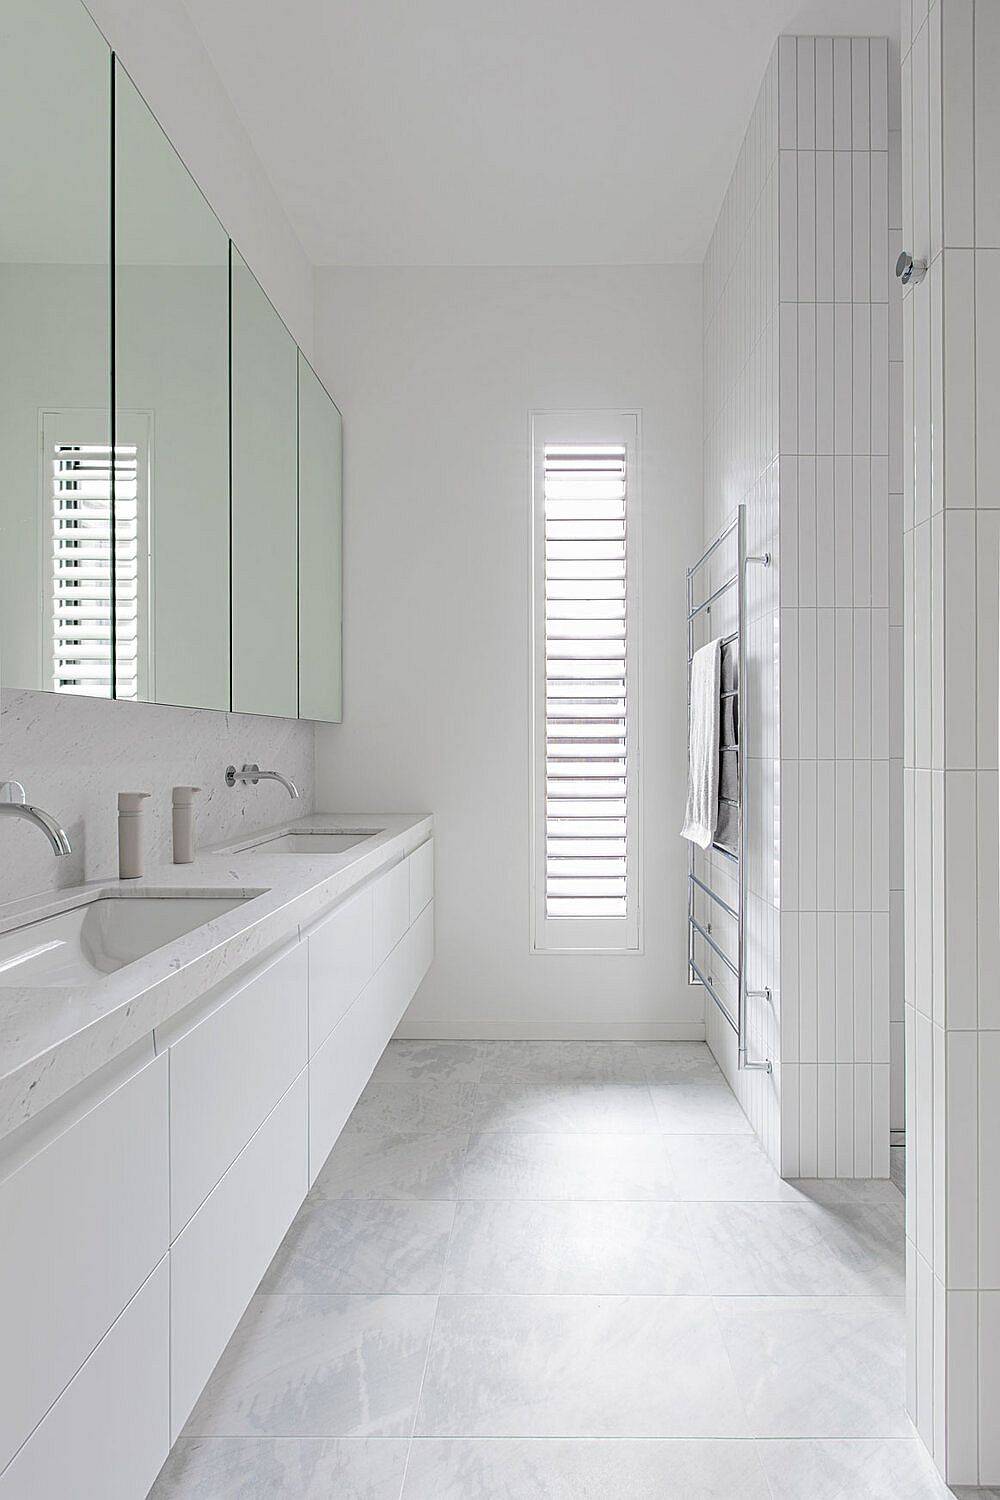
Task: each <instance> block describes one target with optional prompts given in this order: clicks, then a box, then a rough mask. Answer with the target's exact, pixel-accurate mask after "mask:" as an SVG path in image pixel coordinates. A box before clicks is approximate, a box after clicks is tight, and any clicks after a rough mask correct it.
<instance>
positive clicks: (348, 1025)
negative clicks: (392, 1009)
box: [309, 970, 391, 1185]
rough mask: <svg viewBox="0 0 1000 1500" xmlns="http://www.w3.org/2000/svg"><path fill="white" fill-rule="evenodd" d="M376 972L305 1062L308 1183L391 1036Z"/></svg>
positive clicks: (380, 978)
mask: <svg viewBox="0 0 1000 1500" xmlns="http://www.w3.org/2000/svg"><path fill="white" fill-rule="evenodd" d="M383 987H384V974H383V971H382V970H380V971H379V972H378V973H377V974H376V975H375V977H374V979H372V980H371V981H370V983H369V984H368V985H367V986H366V987H365V988H364V989H363V990H362V992H361V994H360V995H359V996H358V998H357V999H356V1000H355V1002H354V1004H353V1005H352V1006H351V1008H350V1010H349V1011H348V1012H347V1015H346V1016H345V1017H344V1018H343V1020H342V1021H341V1022H340V1025H339V1026H337V1028H336V1029H335V1030H334V1031H333V1032H331V1034H330V1035H329V1036H328V1037H327V1039H326V1041H325V1042H324V1043H323V1045H322V1047H320V1049H319V1051H318V1052H317V1053H316V1054H315V1056H314V1057H312V1058H311V1059H310V1062H309V1181H310V1185H311V1184H312V1183H313V1182H315V1181H316V1176H317V1174H318V1172H319V1169H320V1167H321V1166H322V1165H323V1163H324V1162H325V1161H326V1158H327V1157H328V1156H329V1154H330V1152H331V1150H332V1149H333V1145H334V1142H335V1141H336V1139H337V1137H338V1135H339V1134H340V1132H341V1131H342V1130H343V1128H344V1124H345V1122H346V1120H347V1117H348V1115H349V1114H350V1113H351V1110H352V1109H353V1108H354V1106H355V1104H356V1103H357V1102H358V1097H359V1095H360V1094H361V1090H362V1089H363V1088H364V1086H365V1084H366V1083H367V1082H368V1080H369V1078H370V1077H371V1075H372V1070H373V1068H374V1067H375V1064H376V1063H377V1062H378V1060H379V1058H380V1057H381V1056H382V1053H383V1051H384V1049H385V1044H386V1042H387V1041H388V1040H389V1035H390V1034H391V1033H388V1032H386V1029H385V1020H384V1018H383V1015H382V1009H383V1007H382V1005H381V1004H380V996H381V994H382V991H383Z"/></svg>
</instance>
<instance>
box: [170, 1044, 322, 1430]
mask: <svg viewBox="0 0 1000 1500" xmlns="http://www.w3.org/2000/svg"><path fill="white" fill-rule="evenodd" d="M307 1096H308V1089H307V1075H306V1072H305V1070H303V1071H302V1073H301V1074H300V1075H299V1077H298V1078H296V1080H295V1082H294V1083H293V1084H292V1086H291V1088H290V1089H289V1090H288V1092H287V1094H285V1095H284V1097H283V1098H282V1099H281V1101H280V1102H279V1103H278V1105H277V1106H276V1107H275V1109H273V1110H272V1112H271V1113H270V1114H269V1115H268V1117H267V1119H266V1120H265V1121H264V1123H263V1125H262V1126H261V1127H260V1129H259V1130H258V1131H257V1133H256V1135H255V1136H254V1137H253V1139H252V1140H251V1141H250V1143H249V1145H248V1146H247V1147H246V1149H245V1150H244V1151H243V1152H242V1153H241V1155H240V1156H239V1157H238V1158H237V1159H236V1161H235V1162H234V1163H233V1165H232V1166H231V1167H230V1169H229V1171H228V1172H227V1173H226V1175H225V1177H223V1179H222V1181H221V1182H220V1183H219V1185H218V1186H217V1187H216V1188H215V1190H214V1191H213V1192H212V1193H211V1194H210V1196H209V1197H208V1198H207V1199H206V1200H205V1202H204V1203H203V1204H202V1205H201V1207H200V1208H199V1209H198V1212H197V1213H196V1214H195V1216H194V1218H193V1219H192V1220H191V1222H190V1224H188V1225H187V1227H186V1228H185V1229H184V1231H183V1233H182V1234H181V1235H180V1237H179V1239H177V1240H176V1241H175V1242H174V1244H173V1245H171V1247H170V1397H171V1402H170V1417H171V1427H172V1431H171V1440H173V1439H174V1438H176V1436H177V1434H178V1433H179V1432H180V1429H181V1428H182V1427H183V1425H184V1423H185V1422H186V1421H187V1418H188V1417H189V1415H190V1414H191V1410H192V1408H193V1407H194V1404H195V1402H196V1401H197V1399H198V1397H199V1395H200V1394H201V1391H202V1388H203V1386H204V1384H205V1382H206V1381H207V1379H208V1377H209V1375H210V1374H211V1373H212V1370H213V1368H214V1367H215V1364H216V1361H217V1360H218V1358H219V1355H220V1354H221V1353H222V1351H223V1349H224V1348H225V1347H226V1344H227V1343H228V1342H229V1338H230V1335H231V1334H232V1332H233V1329H234V1328H235V1327H236V1325H237V1323H238V1322H239V1320H240V1318H241V1317H242V1315H243V1312H244V1310H245V1309H246V1306H247V1303H248V1302H249V1301H250V1298H251V1297H252V1296H253V1294H254V1292H255V1291H256V1289H257V1283H258V1282H259V1281H260V1278H261V1277H262V1276H263V1274H264V1272H265V1271H266V1270H267V1267H268V1266H269V1264H270V1263H271V1260H272V1258H273V1256H274V1252H275V1251H276V1250H277V1248H278V1246H279V1245H280V1244H281V1241H282V1238H283V1236H284V1234H285V1231H286V1230H287V1228H288V1226H289V1224H291V1222H292V1220H293V1219H294V1217H295V1214H296V1212H297V1211H298V1208H299V1205H300V1204H301V1202H302V1200H303V1198H304V1197H305V1195H306V1192H307V1190H308V1186H309V1184H308V1172H307V1142H306V1135H307V1128H308V1102H307Z"/></svg>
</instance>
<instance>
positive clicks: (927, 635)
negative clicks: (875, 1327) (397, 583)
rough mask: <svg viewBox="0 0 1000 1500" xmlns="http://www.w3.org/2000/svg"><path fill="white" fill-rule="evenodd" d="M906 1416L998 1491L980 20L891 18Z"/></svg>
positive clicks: (997, 83) (995, 445) (998, 355)
mask: <svg viewBox="0 0 1000 1500" xmlns="http://www.w3.org/2000/svg"><path fill="white" fill-rule="evenodd" d="M901 51H902V103H903V239H904V244H905V248H906V249H907V250H909V251H910V252H911V253H912V254H913V256H914V257H915V258H918V259H923V260H926V261H927V263H928V271H927V274H926V277H925V278H924V279H923V280H922V281H921V282H920V283H919V284H918V285H911V286H910V287H908V288H907V289H906V292H905V294H904V302H903V308H904V313H903V344H904V352H905V370H904V425H905V434H906V437H905V446H904V455H905V463H904V480H905V492H904V593H905V625H904V634H905V670H904V686H905V716H904V765H905V771H904V824H905V829H906V856H905V926H906V935H905V1002H906V1003H905V1026H906V1048H907V1079H906V1111H907V1223H906V1233H907V1293H908V1340H909V1346H908V1390H907V1400H908V1406H909V1410H910V1413H911V1416H912V1417H913V1419H914V1421H915V1422H916V1424H917V1427H918V1430H919V1432H920V1435H921V1437H922V1438H923V1440H924V1442H925V1443H926V1444H927V1446H928V1448H929V1449H930V1450H931V1452H932V1453H933V1455H934V1459H935V1461H936V1463H937V1465H938V1467H939V1469H940V1470H941V1472H942V1474H943V1475H944V1477H945V1479H946V1480H947V1481H948V1482H949V1483H951V1484H967V1485H976V1484H981V1485H994V1484H997V1483H998V1482H1000V1417H998V1413H1000V1355H998V1352H997V1351H998V1348H1000V1105H998V1103H997V1100H998V1098H1000V937H998V934H1000V906H998V899H997V892H998V875H997V870H998V840H997V818H998V802H997V763H998V762H997V693H998V682H997V639H998V606H1000V597H998V541H1000V4H998V0H934V3H932V4H930V5H928V3H927V0H903V5H902V47H901Z"/></svg>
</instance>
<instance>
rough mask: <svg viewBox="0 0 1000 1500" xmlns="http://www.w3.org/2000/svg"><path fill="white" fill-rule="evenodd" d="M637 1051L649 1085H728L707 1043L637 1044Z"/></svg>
mask: <svg viewBox="0 0 1000 1500" xmlns="http://www.w3.org/2000/svg"><path fill="white" fill-rule="evenodd" d="M635 1050H636V1053H637V1054H638V1058H639V1062H640V1063H641V1065H642V1070H643V1073H644V1074H645V1076H646V1078H647V1079H648V1080H649V1082H650V1083H694V1082H695V1081H697V1080H699V1079H700V1080H702V1081H703V1082H706V1083H724V1082H725V1079H724V1078H723V1076H722V1070H721V1069H720V1067H719V1064H718V1063H717V1062H716V1060H715V1058H714V1057H713V1056H712V1053H711V1050H710V1049H709V1046H708V1043H707V1042H636V1043H635Z"/></svg>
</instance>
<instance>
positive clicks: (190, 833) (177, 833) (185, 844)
mask: <svg viewBox="0 0 1000 1500" xmlns="http://www.w3.org/2000/svg"><path fill="white" fill-rule="evenodd" d="M200 791H201V787H200V786H175V787H174V791H173V818H174V864H175V865H189V864H191V862H192V860H193V859H194V794H195V792H200Z"/></svg>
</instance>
